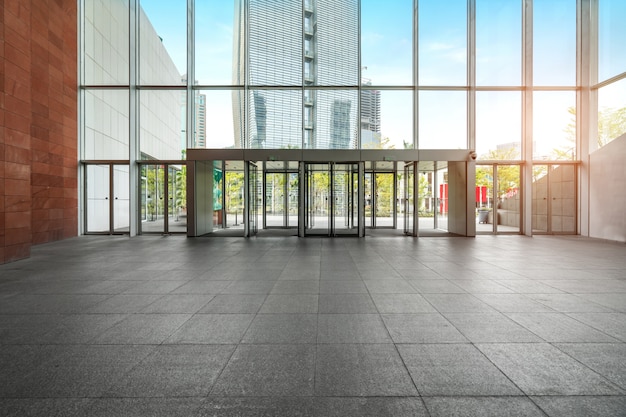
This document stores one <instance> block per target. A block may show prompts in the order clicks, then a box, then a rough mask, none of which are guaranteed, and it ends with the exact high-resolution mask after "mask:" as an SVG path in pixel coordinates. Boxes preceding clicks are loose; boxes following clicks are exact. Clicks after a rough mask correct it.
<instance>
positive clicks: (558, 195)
mask: <svg viewBox="0 0 626 417" xmlns="http://www.w3.org/2000/svg"><path fill="white" fill-rule="evenodd" d="M532 194H533V205H532V207H533V214H532V225H533V233H535V234H576V224H577V219H576V165H573V164H567V165H566V164H563V165H556V164H546V165H534V166H533V184H532Z"/></svg>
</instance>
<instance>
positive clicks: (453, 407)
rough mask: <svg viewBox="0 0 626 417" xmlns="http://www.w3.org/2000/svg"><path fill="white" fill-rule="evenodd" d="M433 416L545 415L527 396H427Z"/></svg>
mask: <svg viewBox="0 0 626 417" xmlns="http://www.w3.org/2000/svg"><path fill="white" fill-rule="evenodd" d="M424 402H425V403H426V408H428V412H429V413H430V416H431V417H478V416H480V417H501V416H507V417H543V416H545V414H544V413H543V412H542V411H541V410H540V409H539V408H538V407H537V406H536V405H535V404H534V403H533V402H532V401H531V400H529V399H528V398H525V397H425V398H424Z"/></svg>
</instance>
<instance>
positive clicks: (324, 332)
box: [317, 314, 392, 343]
mask: <svg viewBox="0 0 626 417" xmlns="http://www.w3.org/2000/svg"><path fill="white" fill-rule="evenodd" d="M318 318H319V319H318V327H317V343H391V342H392V341H391V338H390V337H389V333H388V332H387V329H386V328H385V325H384V324H383V321H382V319H381V318H380V316H379V315H378V314H319V315H318Z"/></svg>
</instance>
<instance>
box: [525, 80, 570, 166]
mask: <svg viewBox="0 0 626 417" xmlns="http://www.w3.org/2000/svg"><path fill="white" fill-rule="evenodd" d="M575 158H576V92H575V91H535V92H534V93H533V159H535V160H540V159H552V160H555V159H556V160H558V159H570V160H573V159H575Z"/></svg>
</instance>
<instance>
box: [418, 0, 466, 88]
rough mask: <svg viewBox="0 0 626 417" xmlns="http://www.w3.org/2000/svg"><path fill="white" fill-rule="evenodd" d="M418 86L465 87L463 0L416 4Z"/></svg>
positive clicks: (464, 11) (426, 0) (464, 5)
mask: <svg viewBox="0 0 626 417" xmlns="http://www.w3.org/2000/svg"><path fill="white" fill-rule="evenodd" d="M419 84H420V85H466V84H467V1H466V0H450V1H445V2H442V1H437V0H421V1H420V2H419Z"/></svg>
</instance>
